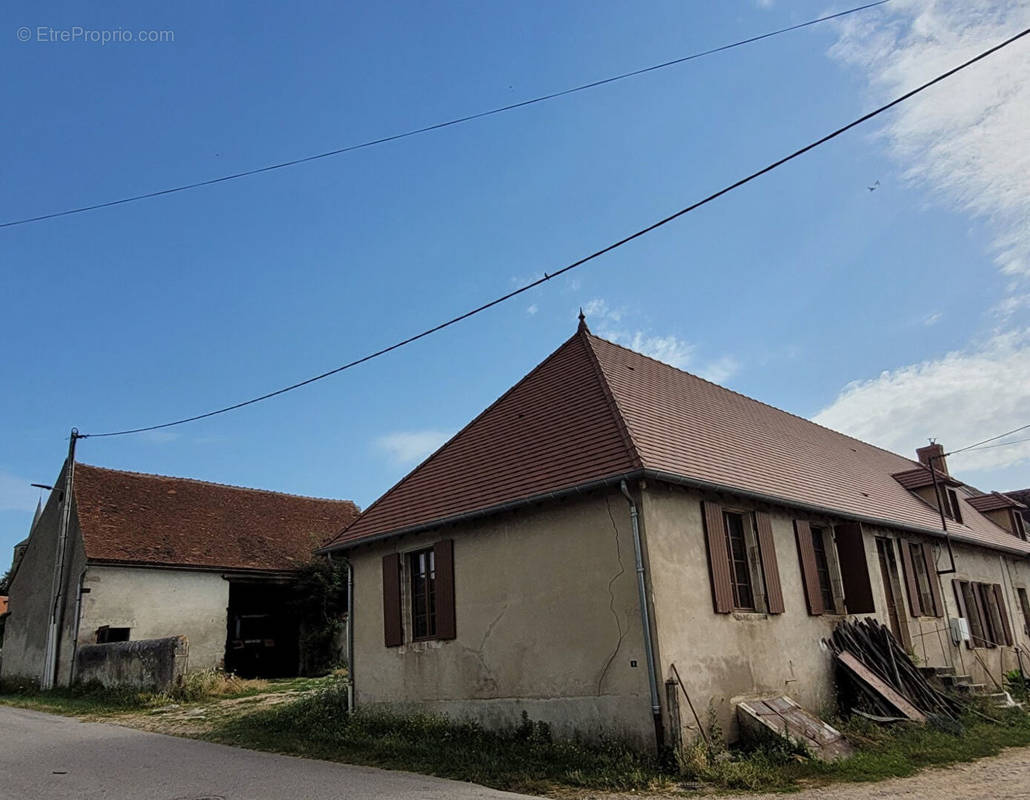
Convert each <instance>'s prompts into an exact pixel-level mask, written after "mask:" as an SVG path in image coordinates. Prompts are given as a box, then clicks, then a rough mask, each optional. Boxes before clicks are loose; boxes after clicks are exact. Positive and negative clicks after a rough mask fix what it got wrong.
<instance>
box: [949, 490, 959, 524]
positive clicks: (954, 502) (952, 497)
mask: <svg viewBox="0 0 1030 800" xmlns="http://www.w3.org/2000/svg"><path fill="white" fill-rule="evenodd" d="M948 501H949V503H950V504H951V518H952V519H953V520H955V522H962V508H961V506H959V503H958V492H956V491H955V490H954V489H948Z"/></svg>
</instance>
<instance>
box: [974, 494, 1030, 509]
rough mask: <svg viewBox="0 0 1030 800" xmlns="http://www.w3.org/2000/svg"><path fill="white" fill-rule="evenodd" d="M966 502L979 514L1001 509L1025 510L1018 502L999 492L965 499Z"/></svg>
mask: <svg viewBox="0 0 1030 800" xmlns="http://www.w3.org/2000/svg"><path fill="white" fill-rule="evenodd" d="M966 502H967V503H969V505H971V506H972V507H973V508H975V509H976V510H977V511H981V512H987V511H998V510H1000V509H1002V508H1025V506H1024V505H1023V504H1022V503H1020V502H1019V501H1018V500H1015V499H1013V498H1011V497H1009V496H1008V495H1005V494H1002V493H1001V492H991V493H990V494H981V495H978V496H976V497H967V498H966Z"/></svg>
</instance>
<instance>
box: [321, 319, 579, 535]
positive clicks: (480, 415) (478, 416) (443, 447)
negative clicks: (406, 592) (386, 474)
mask: <svg viewBox="0 0 1030 800" xmlns="http://www.w3.org/2000/svg"><path fill="white" fill-rule="evenodd" d="M579 335H580V333H579V331H577V332H576V333H574V334H572V336H570V337H569V338H568V339H566V340H565V341H564V342H562V343H561V345H560V346H558V347H557V348H555V349H554V351H553V352H552V353H551V354H550V355H548V356H547V358H545V359H544V360H543V361H541V362H540V363H539V364H537V365H536V366H535V367H534V368H533V369H532V370H530V371H529V372H527V373H526V374H525V375H524V376H523V377H522V380H520V381H519V382H518V383H516V384H514V385H513V386H511V387H510V388H509V389H508V390H507V391H506V392H504V394H502V395H501V396H500V397H498V398H497V399H496V400H494V401H493V402H492V403H491V404H490V405H488V406H487V407H486V408H484V409H483V410H482V411H480V412H479V413H478V414H476V416H475V417H473V418H472V419H471V420H469V422H468V423H467V424H466V425H464V426H463V427H462V428H461V430H459V431H458V432H457V433H455V434H454V435H453V436H452V437H451V438H450V439H448V440H447V441H446V442H444V443H443V444H442V445H440V446H439V447H438V448H437V449H436V450H435V451H434V452H433V454H432V455H430V456H429V457H428V458H426V459H425V460H424V461H422V462H421V463H420V464H418V465H416V466H415V467H414V468H413V469H412V470H411V471H410V472H408V474H406V475H405V476H404V477H403V478H401V479H400V480H399V481H397V482H396V483H395V484H394V485H393V486H391V487H390V488H389V489H387V490H386V491H385V492H383V494H381V495H380V496H379V497H378V499H376V501H375V502H374V503H372V505H370V506H369V507H368V508H366V509H365V510H364V511H362V512H361V513H360V514H358V515H357V516H356V517H355V518H354V519H352V520H351V521H350V522H349V523H348V524H347V525H346V527H344V528H343V529H342V530H341V531H340V532H339V533H337V534H336V535H335V536H334V537H332V539H330V540H329V541H328V542H326V543H325V544H324V545H322V546H321V547H320V548H318V549H317V550H316V551H315V552H316V553H329V552H332V551H333V550H334V549H337V548H335V547H334V546H333V545H334V543H335V542H338V541H340V540H341V539H342V538H343V537H344V536H345V535H346V533H347V531H349V530H350V529H351V528H353V527H354V526H355V525H357V524H358V523H359V522H360V521H361V520H362V519H364V518H365V517H367V516H368V515H369V514H371V513H372V512H373V511H375V510H376V508H377V507H378V506H379V504H380V503H382V502H383V500H385V499H386V498H387V497H389V496H390V495H391V494H392V493H393V492H394V491H395V490H396V489H397V488H398V487H399V486H400V485H401V484H403V483H405V482H406V481H407V480H408V479H409V478H411V477H413V476H414V475H415V474H417V473H418V472H419V471H421V470H422V469H424V468H425V467H426V466H427V465H428V464H429V463H430V462H431V461H432V460H433V459H435V458H436V457H437V456H439V455H440V454H441V453H442V452H443V451H444V450H446V449H447V448H448V447H449V446H450V444H451V443H452V442H453V441H454V440H455V439H457V438H458V437H459V436H461V434H462V433H464V432H465V431H467V430H468V429H469V428H471V427H472V426H473V425H475V424H476V423H477V422H479V420H480V419H482V418H483V417H485V416H486V415H487V414H488V413H490V412H491V411H492V410H493V409H494V408H495V407H496V406H498V405H499V404H500V403H501V402H502V401H503V400H504V399H505V398H506V397H508V395H510V394H511V393H512V392H514V391H515V390H516V389H518V388H519V387H520V386H522V384H524V383H525V382H526V381H528V380H529V379H530V378H531V377H533V376H534V375H536V373H537V372H539V371H540V370H541V369H543V367H544V365H545V364H547V363H548V362H549V361H550V360H551V359H552V358H554V356H555V355H556V354H557V353H558V352H559V351H560V350H562V349H563V348H565V347H567V346H568V345H569V343H570V342H572V341H574V340H575V339H576V337H577V336H579ZM588 349H589V348H588Z"/></svg>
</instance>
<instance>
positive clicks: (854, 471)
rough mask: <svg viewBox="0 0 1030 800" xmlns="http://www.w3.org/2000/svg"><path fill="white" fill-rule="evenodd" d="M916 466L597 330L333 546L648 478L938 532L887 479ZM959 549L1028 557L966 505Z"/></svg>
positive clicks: (920, 506)
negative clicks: (977, 547) (976, 547)
mask: <svg viewBox="0 0 1030 800" xmlns="http://www.w3.org/2000/svg"><path fill="white" fill-rule="evenodd" d="M920 468H921V465H920V464H919V463H918V462H915V461H912V460H911V459H907V458H904V457H903V456H900V455H897V454H895V453H891V452H889V451H887V450H883V449H881V448H879V447H875V446H873V445H870V444H867V443H865V442H862V441H859V440H858V439H854V438H852V437H850V436H845V435H843V434H841V433H837V432H836V431H832V430H830V429H828V428H824V427H822V426H821V425H817V424H815V423H813V422H811V421H809V420H806V419H803V418H801V417H798V416H795V415H794V414H789V413H787V412H784V411H781V410H779V409H777V408H773V407H772V406H769V405H766V404H765V403H760V402H758V401H757V400H753V399H751V398H749V397H745V396H744V395H741V394H738V393H736V392H733V391H730V390H729V389H725V388H723V387H721V386H718V385H716V384H714V383H711V382H709V381H706V380H704V379H702V378H699V377H697V376H696V375H692V374H690V373H688V372H684V371H682V370H679V369H676V368H674V367H671V366H669V365H667V364H663V363H661V362H659V361H656V360H654V359H652V358H649V357H647V356H644V355H641V354H640V353H636V352H634V351H632V350H629V349H627V348H625V347H622V346H620V345H617V344H614V343H612V342H609V341H607V340H605V339H601V338H599V337H597V336H594V335H593V334H591V333H590V331H589V329H588V328H587V327H586V325H585V324H581V326H580V328H579V330H578V331H577V332H576V334H575V335H573V336H572V337H571V338H570V339H569V340H568V341H566V342H565V343H564V344H563V345H562V346H561V347H559V348H558V349H557V350H556V351H555V352H554V353H552V354H551V355H550V356H549V357H548V358H547V359H546V360H544V362H543V363H541V364H540V365H539V366H538V367H536V369H534V370H533V371H532V372H530V373H529V374H528V375H527V376H526V377H525V378H523V379H522V380H521V381H520V382H519V383H517V384H516V385H515V386H514V387H512V388H511V389H510V390H509V391H508V392H506V393H505V394H504V395H503V396H502V397H501V398H500V399H499V400H497V401H496V402H495V403H494V404H493V405H491V406H490V407H489V408H488V409H486V410H485V411H484V412H483V413H482V414H480V415H479V416H478V417H476V419H474V420H473V421H472V422H471V423H469V425H467V426H466V427H465V428H464V429H463V430H461V431H460V432H459V433H458V434H456V435H455V436H454V437H453V438H452V439H451V440H450V441H448V442H447V443H446V444H444V445H443V446H442V447H441V448H440V449H439V450H438V451H437V452H436V453H434V454H433V455H432V456H430V457H429V458H428V459H427V460H426V461H424V462H423V463H422V464H421V465H419V466H418V467H416V468H415V469H414V470H413V471H412V472H411V473H410V474H409V475H408V476H407V477H405V478H404V479H402V480H401V481H400V482H399V483H398V484H397V485H396V486H394V487H393V488H392V489H390V490H389V491H388V492H387V493H386V494H384V495H383V496H382V497H381V498H380V499H379V500H377V501H376V502H375V503H373V504H372V505H371V506H370V507H369V508H368V510H366V511H365V513H363V514H362V515H361V516H360V517H358V518H357V519H356V520H355V521H354V522H353V523H352V524H350V525H349V526H348V527H346V528H345V529H343V530H342V532H341V533H340V535H339V536H337V537H336V539H335V540H334V541H333V542H332V543H331V544H330V545H329V546H328V548H327V549H338V548H342V547H348V546H353V545H355V544H358V543H360V542H363V541H368V540H370V539H375V538H379V537H382V536H388V535H392V534H398V533H403V532H407V531H412V530H420V529H424V528H427V527H432V526H434V525H438V524H444V523H446V522H450V521H455V520H457V519H460V518H462V517H463V516H466V515H469V514H473V513H476V512H486V511H489V510H490V509H498V508H502V507H507V506H510V505H512V504H515V503H518V502H520V501H527V500H530V499H542V498H544V497H546V496H547V495H548V494H552V493H557V492H562V491H564V490H569V489H572V488H573V487H577V486H583V485H588V484H592V483H599V482H602V481H604V480H606V479H618V477H619V476H626V475H632V474H648V473H650V474H651V475H652V476H654V477H658V478H666V479H669V480H674V481H682V482H687V483H692V484H695V485H700V486H709V487H712V488H717V489H723V490H726V491H738V492H742V493H746V494H750V495H754V496H760V497H765V498H769V499H771V500H774V501H777V500H778V501H780V502H783V503H784V504H787V505H794V506H801V507H806V508H817V509H823V510H826V511H829V512H836V513H839V514H841V515H844V516H848V517H851V518H857V519H864V520H868V521H878V522H881V523H883V524H887V525H896V526H898V527H902V528H907V529H919V530H925V531H927V532H929V533H933V532H940V530H939V529H940V517H939V513H938V512H937V510H936V509H935V508H933V507H931V506H930V505H928V504H927V503H925V502H924V501H923V500H922V499H920V498H919V497H917V496H916V495H914V494H913V493H911V492H909V491H908V490H907V489H906V488H905V487H904V486H902V485H901V484H900V483H899V482H898V481H897V480H896V479H895V478H894V477H893V476H894V475H895V474H897V473H905V472H909V471H912V470H917V469H920ZM963 519H964V522H963V523H949V529H950V530H951V532H952V534H953V535H954V536H955V538H956V539H959V540H964V541H968V542H971V543H976V544H981V545H986V546H991V547H1000V548H1002V549H1006V550H1011V551H1016V552H1020V553H1030V544H1028V543H1026V542H1022V541H1020V540H1019V539H1018V538H1016V537H1014V536H1012V535H1011V534H1009V533H1007V532H1005V531H1004V530H1002V529H1001V528H999V527H998V526H997V525H995V524H994V523H992V522H991V521H989V520H988V519H986V518H985V517H983V516H982V515H981V514H979V513H978V512H977V511H976V510H975V509H973V508H972V507H971V506H968V505H967V507H964V508H963Z"/></svg>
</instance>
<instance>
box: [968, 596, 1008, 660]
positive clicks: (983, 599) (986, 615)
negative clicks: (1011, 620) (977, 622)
mask: <svg viewBox="0 0 1030 800" xmlns="http://www.w3.org/2000/svg"><path fill="white" fill-rule="evenodd" d="M973 586H974V591H975V592H976V599H977V601H978V603H979V606H980V610H981V613H982V615H983V621H982V627H983V635H982V638H983V639H984V644H985V645H986V646H987V647H997V646H998V644H999V643H1000V642H1001V641H1002V640H1003V639H1004V634H1002V632H1001V620H1000V619H999V617H998V607H997V603H996V601H995V599H994V592H993V591H991V587H990V586H989V585H988V584H986V583H974V584H973Z"/></svg>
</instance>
